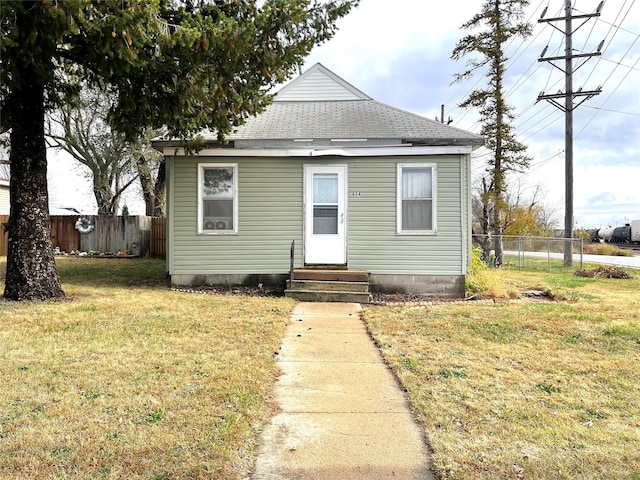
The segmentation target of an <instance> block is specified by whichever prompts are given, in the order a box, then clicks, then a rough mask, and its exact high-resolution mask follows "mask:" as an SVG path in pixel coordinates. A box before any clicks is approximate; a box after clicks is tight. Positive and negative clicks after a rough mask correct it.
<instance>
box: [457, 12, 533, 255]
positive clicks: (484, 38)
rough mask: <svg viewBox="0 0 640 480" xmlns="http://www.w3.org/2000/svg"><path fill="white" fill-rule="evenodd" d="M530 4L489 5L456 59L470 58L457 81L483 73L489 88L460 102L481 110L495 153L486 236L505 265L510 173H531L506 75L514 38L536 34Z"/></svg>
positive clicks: (487, 190)
mask: <svg viewBox="0 0 640 480" xmlns="http://www.w3.org/2000/svg"><path fill="white" fill-rule="evenodd" d="M528 4H529V1H528V0H486V1H485V3H484V4H483V5H482V7H481V11H480V13H477V14H476V15H474V16H473V18H471V20H469V21H468V22H466V23H465V24H463V25H462V28H465V29H468V30H473V33H471V34H469V35H467V36H465V37H463V38H462V39H461V40H459V41H458V43H457V44H456V46H455V47H454V50H453V53H452V55H451V58H453V59H454V60H460V59H462V58H463V57H468V60H467V64H466V70H465V71H463V72H462V73H459V74H456V76H455V79H454V82H456V81H462V80H464V79H467V78H469V77H470V76H472V75H473V74H475V73H477V72H484V76H485V77H486V80H487V84H486V86H485V87H483V88H477V89H474V90H473V91H472V92H471V93H470V94H469V96H468V97H467V98H466V99H465V100H464V101H462V102H461V103H460V106H461V107H462V108H467V107H476V108H478V110H479V113H480V118H481V123H482V129H481V134H482V135H484V136H485V137H486V139H487V143H486V145H485V146H486V148H487V149H489V150H490V151H491V152H492V155H491V156H490V157H489V160H488V161H487V163H488V165H487V178H486V180H485V181H484V185H485V191H484V192H483V194H482V195H481V201H482V202H483V203H484V207H485V212H491V218H487V222H486V227H487V231H485V232H482V233H484V234H489V233H491V234H493V236H494V237H493V238H494V251H495V262H496V265H497V266H500V265H502V257H503V248H502V234H503V230H504V228H505V224H504V223H503V218H504V215H503V212H504V210H505V209H506V202H505V198H504V195H505V193H506V189H507V180H506V176H507V173H508V172H510V171H518V170H521V169H523V168H526V167H527V166H528V164H529V161H530V158H529V157H528V156H527V155H526V153H525V152H526V148H527V147H526V146H525V145H523V144H522V143H520V142H518V141H517V140H516V135H515V132H514V129H513V127H512V125H511V121H512V120H513V113H512V108H511V107H510V106H509V105H508V104H507V102H506V99H505V91H504V90H505V88H504V76H505V71H506V65H507V60H508V58H507V57H506V55H505V47H506V44H507V42H508V41H509V40H511V39H512V38H514V37H521V38H527V37H528V36H530V35H531V25H530V24H528V23H526V22H525V23H523V22H522V18H523V16H524V8H525V7H526V6H527V5H528Z"/></svg>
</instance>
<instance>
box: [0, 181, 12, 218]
mask: <svg viewBox="0 0 640 480" xmlns="http://www.w3.org/2000/svg"><path fill="white" fill-rule="evenodd" d="M9 210H10V208H9V180H5V179H4V178H0V215H9Z"/></svg>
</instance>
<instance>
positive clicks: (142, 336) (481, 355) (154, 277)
mask: <svg viewBox="0 0 640 480" xmlns="http://www.w3.org/2000/svg"><path fill="white" fill-rule="evenodd" d="M57 261H58V266H59V270H60V274H61V278H62V283H63V287H64V289H65V291H66V293H67V297H66V298H65V299H60V300H56V301H48V302H23V303H16V302H5V301H0V318H1V319H2V321H1V322H0V378H1V379H2V385H1V387H0V479H5V478H6V479H18V480H22V479H94V478H95V479H120V478H127V479H145V480H147V479H164V480H167V479H174V480H175V479H196V480H198V479H205V478H206V479H210V478H215V479H240V478H244V477H245V476H246V475H247V474H248V472H249V471H250V470H251V465H252V461H253V460H252V459H253V457H254V455H255V447H256V438H257V431H258V430H259V428H260V426H261V425H263V424H264V423H265V422H266V421H267V420H268V418H269V417H270V416H271V415H272V414H273V413H274V408H275V407H274V405H273V403H272V400H271V398H270V392H271V387H272V385H273V383H274V381H275V379H276V377H277V374H278V372H277V368H276V366H275V364H274V361H273V358H272V354H273V352H274V351H275V350H276V349H277V348H278V345H279V344H280V342H281V339H282V335H283V332H284V327H285V324H286V322H287V320H288V317H289V314H290V312H291V308H292V306H293V303H292V302H291V301H289V300H287V299H284V298H276V299H274V298H251V297H244V296H234V295H221V294H216V295H196V294H189V293H183V292H174V291H171V290H170V289H169V288H168V285H167V280H166V276H165V272H164V262H160V261H154V260H139V259H134V260H129V259H81V258H60V259H58V260H57ZM4 269H5V260H4V259H0V272H2V274H4ZM496 275H497V278H496V277H493V278H491V281H490V282H489V284H490V285H492V286H495V287H496V288H497V291H501V292H506V297H505V298H504V299H500V300H498V301H496V302H495V303H494V302H475V303H474V302H465V303H455V304H440V305H431V306H428V307H426V308H424V307H422V308H420V309H414V308H411V307H409V306H404V307H383V306H372V307H369V308H366V309H365V310H364V313H363V315H364V318H365V320H366V322H367V324H368V326H369V329H370V331H371V332H372V334H373V335H374V336H375V338H376V340H377V342H378V343H379V345H380V346H381V348H382V350H383V352H384V355H385V357H386V358H387V360H388V361H389V364H390V365H391V366H392V368H393V369H394V370H395V371H396V373H397V374H398V377H399V378H400V380H401V381H402V383H403V385H404V387H405V388H406V389H407V392H408V396H409V400H410V402H411V405H412V408H413V410H414V412H415V413H416V416H417V418H418V420H419V421H420V422H421V424H422V425H423V428H424V431H425V433H426V435H427V438H428V440H429V442H430V445H431V447H432V449H433V454H432V455H433V462H434V470H435V471H436V473H437V474H438V475H439V477H440V478H443V479H471V480H473V479H495V478H514V479H517V478H535V479H541V480H551V479H554V480H555V479H575V478H585V479H601V478H607V479H609V478H611V479H613V478H615V479H638V478H640V453H639V452H640V401H638V399H639V398H640V387H639V386H640V373H639V371H638V365H640V348H639V345H640V295H639V294H638V292H639V291H640V274H639V273H638V272H634V273H632V278H631V279H628V280H620V279H599V278H585V277H577V276H574V275H573V274H572V273H571V272H567V271H566V270H562V271H553V272H540V271H529V270H510V269H503V270H500V271H499V272H497V273H496ZM0 286H2V285H0ZM492 288H493V287H492ZM525 289H538V290H542V291H545V292H549V294H550V295H551V296H552V297H553V298H556V299H557V301H553V302H546V301H543V302H529V301H526V300H510V299H508V297H509V296H512V293H513V292H517V291H519V290H525Z"/></svg>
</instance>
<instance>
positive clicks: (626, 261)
mask: <svg viewBox="0 0 640 480" xmlns="http://www.w3.org/2000/svg"><path fill="white" fill-rule="evenodd" d="M505 253H506V254H509V255H517V254H518V252H505ZM524 255H525V258H527V257H537V258H547V256H551V258H564V255H563V254H562V253H550V254H548V253H546V252H525V254H524ZM582 261H583V262H584V263H598V264H603V265H617V266H619V267H629V268H640V256H635V257H616V256H609V255H586V254H584V255H582ZM573 262H574V266H579V265H580V263H579V262H580V255H574V256H573Z"/></svg>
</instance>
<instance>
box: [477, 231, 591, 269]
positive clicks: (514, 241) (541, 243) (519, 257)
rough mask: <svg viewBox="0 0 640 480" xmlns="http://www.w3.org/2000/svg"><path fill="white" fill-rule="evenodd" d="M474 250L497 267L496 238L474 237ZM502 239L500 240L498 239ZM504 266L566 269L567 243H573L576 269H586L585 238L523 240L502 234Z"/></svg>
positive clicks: (488, 236)
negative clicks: (584, 255)
mask: <svg viewBox="0 0 640 480" xmlns="http://www.w3.org/2000/svg"><path fill="white" fill-rule="evenodd" d="M472 238H473V247H474V248H479V249H480V251H481V252H482V260H483V261H484V262H485V263H486V264H487V265H489V266H495V264H496V258H495V241H496V236H495V235H473V236H472ZM498 238H500V237H498ZM501 238H502V251H503V261H502V265H505V266H513V267H517V268H527V269H542V270H554V269H565V268H567V267H566V266H565V264H564V248H565V244H566V242H570V243H571V252H572V258H573V266H572V267H570V268H576V267H577V268H580V269H582V268H583V240H582V238H554V237H522V236H512V235H502V237H501Z"/></svg>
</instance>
